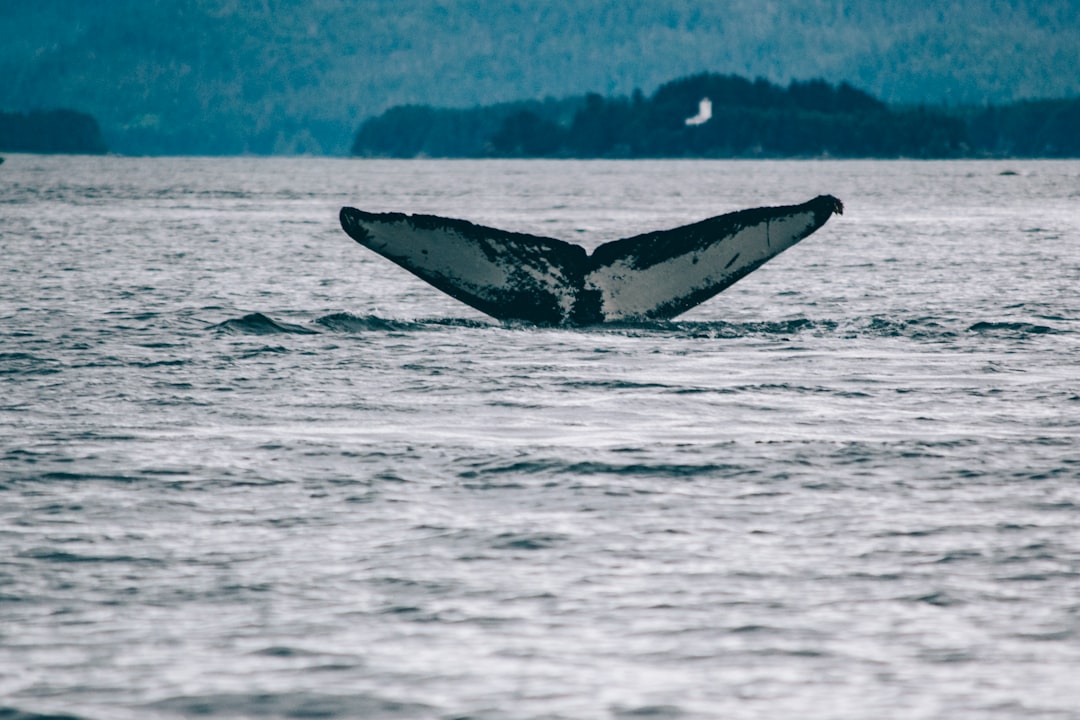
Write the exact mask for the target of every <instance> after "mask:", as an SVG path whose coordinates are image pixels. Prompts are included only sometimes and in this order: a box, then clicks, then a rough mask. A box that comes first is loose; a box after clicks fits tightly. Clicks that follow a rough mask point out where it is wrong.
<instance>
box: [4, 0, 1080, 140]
mask: <svg viewBox="0 0 1080 720" xmlns="http://www.w3.org/2000/svg"><path fill="white" fill-rule="evenodd" d="M937 8H938V6H937V4H926V6H925V7H924V6H921V5H919V4H912V3H909V2H900V1H899V0H873V1H872V0H852V1H851V2H849V3H845V4H844V5H843V7H842V8H838V6H837V5H836V4H835V3H829V2H825V0H788V1H787V2H765V3H762V2H760V1H759V0H730V1H729V2H725V3H722V4H720V3H718V4H709V5H707V4H703V3H700V2H699V1H698V0H668V2H664V3H656V2H652V1H651V0H624V1H623V2H620V3H617V4H611V5H610V6H604V7H600V6H598V4H597V3H595V2H592V0H562V1H561V2H529V1H526V0H497V1H496V0H394V1H393V2H391V1H389V0H355V1H353V2H347V1H346V0H250V1H243V2H241V1H240V0H109V2H85V0H7V2H4V3H0V77H3V78H5V80H4V82H3V83H0V110H3V111H7V112H27V111H30V110H35V109H41V108H52V107H71V108H75V109H77V110H80V111H83V112H87V113H90V114H91V115H93V116H94V117H96V118H98V120H99V121H100V123H101V126H102V131H103V133H104V135H105V138H106V140H107V141H108V144H109V146H110V147H111V148H112V149H113V150H115V151H117V152H122V153H136V154H137V153H184V154H188V153H201V154H231V153H245V152H247V153H297V152H312V153H331V154H346V153H347V152H348V150H349V147H350V143H351V142H352V140H353V135H354V133H355V132H356V130H357V128H358V127H359V126H360V124H361V123H362V122H363V121H364V120H365V119H368V118H371V117H375V116H378V115H380V114H381V113H383V112H384V111H385V110H387V109H388V108H390V107H394V106H402V105H430V106H442V107H456V108H465V107H474V106H487V105H493V104H498V103H510V102H516V101H520V100H525V99H537V100H540V99H543V98H546V97H560V98H562V97H575V96H577V97H581V96H584V95H585V94H586V93H589V92H594V93H599V94H600V95H602V96H627V97H629V96H631V94H632V93H633V92H634V90H635V89H641V91H642V92H644V93H646V94H651V93H653V92H654V91H655V90H656V89H657V88H659V87H660V85H661V84H663V83H665V82H667V81H668V80H670V79H671V78H675V77H686V76H691V75H693V74H695V73H700V72H705V71H708V72H714V73H720V74H736V75H741V76H745V77H751V78H757V77H761V78H764V79H766V80H768V81H770V82H773V83H778V84H781V85H787V84H788V83H790V82H791V81H792V80H807V79H810V78H823V79H824V80H826V81H828V82H830V83H833V84H839V83H841V82H847V83H850V84H851V85H852V86H854V87H858V88H861V89H864V90H865V91H867V92H868V93H870V94H872V95H873V96H875V97H877V98H880V99H881V100H883V101H884V102H886V103H890V104H893V103H904V104H917V103H930V104H942V103H946V104H949V105H951V106H958V105H975V106H981V105H984V104H986V103H988V102H992V103H1008V102H1013V101H1016V100H1022V99H1027V98H1059V97H1065V96H1069V95H1077V94H1080V76H1078V75H1077V73H1076V65H1077V50H1076V49H1077V48H1078V47H1080V23H1078V22H1077V18H1078V17H1080V3H1078V2H1077V0H1051V1H1050V2H1039V0H1011V1H1010V2H998V1H997V0H971V1H970V2H965V3H963V4H953V5H952V6H949V8H948V9H945V10H939V9H937Z"/></svg>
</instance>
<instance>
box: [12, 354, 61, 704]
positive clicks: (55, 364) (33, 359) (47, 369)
mask: <svg viewBox="0 0 1080 720" xmlns="http://www.w3.org/2000/svg"><path fill="white" fill-rule="evenodd" d="M60 366H61V363H60V361H59V360H53V359H51V358H40V357H37V356H36V355H31V354H30V353H22V352H14V353H0V375H53V374H55V373H58V372H60ZM2 718H3V716H2V715H0V719H2Z"/></svg>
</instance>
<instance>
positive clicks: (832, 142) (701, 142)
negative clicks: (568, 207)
mask: <svg viewBox="0 0 1080 720" xmlns="http://www.w3.org/2000/svg"><path fill="white" fill-rule="evenodd" d="M705 100H707V101H708V103H709V104H710V105H709V111H710V112H711V115H710V116H709V117H708V119H707V120H704V121H700V122H699V123H696V124H694V123H688V120H689V119H690V118H692V117H693V116H695V114H697V113H698V112H699V111H700V109H701V104H702V102H703V101H705ZM554 108H558V109H559V110H560V111H561V113H557V112H553V109H554ZM570 108H573V111H572V112H568V110H569V109H570ZM560 116H561V117H560ZM967 143H968V129H967V127H966V125H965V123H964V121H963V120H962V119H960V118H957V117H951V116H948V115H946V114H944V113H942V112H934V111H929V110H926V109H915V110H903V111H896V110H891V109H890V108H889V107H888V106H886V105H885V104H884V103H882V102H881V101H880V100H877V99H876V98H874V97H872V96H870V95H869V94H867V93H865V92H862V91H860V90H858V89H856V88H854V87H852V86H850V85H848V84H845V83H842V84H840V85H838V86H833V85H830V84H829V83H827V82H824V81H822V80H812V81H808V82H792V83H791V84H789V85H788V86H787V87H781V86H779V85H775V84H773V83H770V82H768V81H766V80H763V79H758V80H756V81H751V80H747V79H745V78H741V77H737V76H732V75H715V74H700V75H695V76H692V77H688V78H682V79H679V80H675V81H673V82H670V83H667V84H665V85H662V86H661V87H660V88H659V89H658V90H657V91H656V92H655V93H654V94H653V95H652V96H651V97H648V98H646V97H645V96H644V95H643V94H642V93H641V92H635V93H634V94H633V95H632V96H631V97H628V98H627V97H614V98H605V97H602V96H600V95H597V94H589V95H586V96H585V97H584V98H579V99H576V100H567V101H563V102H562V103H555V102H553V101H549V102H548V103H546V104H544V105H537V104H535V103H534V104H529V103H521V104H517V105H514V104H503V105H499V106H495V107H490V108H484V107H481V108H473V109H470V110H449V109H438V108H431V107H419V106H410V107H401V108H391V109H390V110H388V111H387V112H386V113H384V114H383V115H380V116H378V117H376V118H373V119H371V120H369V121H367V122H365V123H364V124H363V125H362V126H361V128H360V130H359V132H358V133H357V135H356V141H355V143H354V144H353V154H355V155H384V156H391V157H413V156H417V155H431V156H442V157H789V156H814V157H816V156H822V155H831V156H837V157H871V156H872V157H900V156H903V157H958V156H962V155H965V154H968V153H969V152H970V148H969V146H968V144H967Z"/></svg>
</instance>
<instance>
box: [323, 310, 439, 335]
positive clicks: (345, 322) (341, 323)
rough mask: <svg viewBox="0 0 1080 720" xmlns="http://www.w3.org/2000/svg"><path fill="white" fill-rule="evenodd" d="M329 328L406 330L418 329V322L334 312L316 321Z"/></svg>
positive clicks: (348, 331)
mask: <svg viewBox="0 0 1080 720" xmlns="http://www.w3.org/2000/svg"><path fill="white" fill-rule="evenodd" d="M315 322H316V323H317V324H319V325H321V326H323V327H324V328H326V329H327V330H333V331H334V332H343V333H363V332H371V331H387V330H396V331H406V330H416V329H418V328H419V327H420V326H419V325H418V324H417V323H413V322H406V321H402V320H387V319H386V318H381V317H378V316H376V315H353V314H352V313H346V312H342V313H334V314H332V315H324V316H322V317H321V318H319V319H318V320H316V321H315Z"/></svg>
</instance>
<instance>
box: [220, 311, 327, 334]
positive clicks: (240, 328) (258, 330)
mask: <svg viewBox="0 0 1080 720" xmlns="http://www.w3.org/2000/svg"><path fill="white" fill-rule="evenodd" d="M210 328H211V329H212V330H217V331H218V332H223V333H233V334H237V335H279V334H286V335H287V334H292V335H316V334H318V332H319V331H318V330H315V329H314V328H309V327H305V326H303V325H295V324H293V323H287V322H282V321H280V320H274V319H273V318H270V317H267V316H266V315H263V314H262V313H249V314H248V315H245V316H244V317H242V318H238V319H232V320H226V321H225V322H221V323H218V324H217V325H211V326H210Z"/></svg>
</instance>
